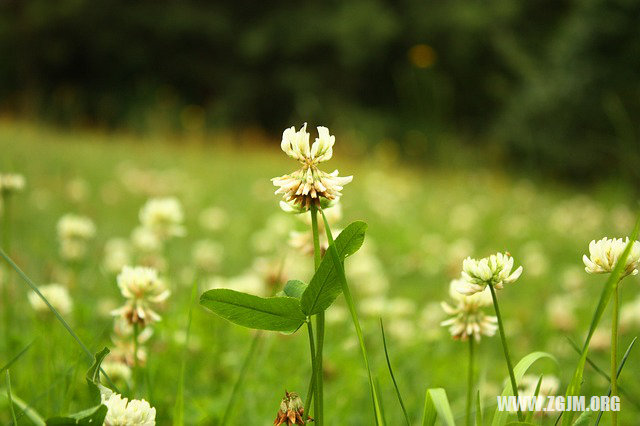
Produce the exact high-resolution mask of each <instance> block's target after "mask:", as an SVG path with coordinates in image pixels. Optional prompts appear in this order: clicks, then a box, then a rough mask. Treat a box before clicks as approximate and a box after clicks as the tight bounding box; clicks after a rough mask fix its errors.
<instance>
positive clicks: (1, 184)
mask: <svg viewBox="0 0 640 426" xmlns="http://www.w3.org/2000/svg"><path fill="white" fill-rule="evenodd" d="M24 187H25V179H24V176H22V175H18V174H11V173H4V174H0V193H2V194H11V193H15V192H22V190H23V189H24Z"/></svg>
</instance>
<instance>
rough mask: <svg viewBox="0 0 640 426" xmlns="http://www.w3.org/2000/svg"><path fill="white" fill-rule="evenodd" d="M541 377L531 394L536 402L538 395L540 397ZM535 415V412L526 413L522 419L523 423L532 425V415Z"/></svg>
mask: <svg viewBox="0 0 640 426" xmlns="http://www.w3.org/2000/svg"><path fill="white" fill-rule="evenodd" d="M542 377H543V376H542V375H540V378H539V379H538V384H537V385H536V390H535V392H534V393H533V399H534V400H537V398H538V395H540V385H542ZM535 413H536V411H535V410H531V411H529V412H528V413H527V415H526V416H525V418H524V421H525V422H529V423H532V422H533V415H534V414H535Z"/></svg>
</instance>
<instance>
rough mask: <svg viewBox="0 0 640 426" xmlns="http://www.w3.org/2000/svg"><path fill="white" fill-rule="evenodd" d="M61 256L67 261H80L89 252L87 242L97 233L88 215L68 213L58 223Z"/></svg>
mask: <svg viewBox="0 0 640 426" xmlns="http://www.w3.org/2000/svg"><path fill="white" fill-rule="evenodd" d="M57 231H58V241H59V243H60V256H61V257H62V258H63V259H64V260H67V261H78V260H81V259H83V258H84V257H85V256H86V254H87V243H88V242H89V240H91V239H92V238H93V237H94V236H95V234H96V227H95V225H94V224H93V222H92V221H91V219H89V218H88V217H84V216H77V215H74V214H66V215H64V216H62V217H61V218H60V220H59V221H58V225H57Z"/></svg>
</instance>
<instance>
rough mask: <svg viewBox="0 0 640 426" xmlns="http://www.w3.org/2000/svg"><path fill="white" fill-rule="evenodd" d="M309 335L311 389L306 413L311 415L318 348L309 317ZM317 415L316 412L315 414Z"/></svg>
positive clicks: (306, 402)
mask: <svg viewBox="0 0 640 426" xmlns="http://www.w3.org/2000/svg"><path fill="white" fill-rule="evenodd" d="M307 335H308V336H309V353H310V354H311V379H310V380H309V389H308V390H307V399H305V401H304V414H305V416H308V415H309V410H310V409H311V401H312V400H313V394H314V390H315V386H316V348H315V346H316V345H315V342H314V338H313V325H312V324H311V320H309V319H308V318H307ZM314 415H315V414H314Z"/></svg>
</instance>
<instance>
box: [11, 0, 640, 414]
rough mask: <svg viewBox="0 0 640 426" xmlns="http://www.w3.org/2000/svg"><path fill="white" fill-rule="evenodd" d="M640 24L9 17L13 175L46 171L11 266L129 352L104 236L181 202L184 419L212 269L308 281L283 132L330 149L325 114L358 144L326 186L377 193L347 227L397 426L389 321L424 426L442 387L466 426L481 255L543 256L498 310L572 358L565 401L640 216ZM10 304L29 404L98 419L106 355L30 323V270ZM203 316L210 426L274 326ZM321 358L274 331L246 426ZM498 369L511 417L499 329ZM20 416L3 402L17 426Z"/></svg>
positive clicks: (638, 398)
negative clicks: (66, 297) (71, 225)
mask: <svg viewBox="0 0 640 426" xmlns="http://www.w3.org/2000/svg"><path fill="white" fill-rule="evenodd" d="M639 13H640V3H639V2H637V1H630V0H627V1H623V0H619V1H613V2H604V1H598V0H586V1H582V2H569V1H560V2H555V1H554V2H542V3H540V2H522V3H521V4H509V3H506V2H484V3H479V2H475V1H460V2H421V1H414V0H407V1H402V2H384V1H348V2H325V3H310V4H300V5H298V4H296V5H294V4H289V3H286V2H265V3H264V4H254V2H245V1H235V2H213V3H212V4H209V3H208V2H200V1H195V0H191V1H186V2H173V1H161V2H141V3H136V4H131V3H129V2H121V1H116V0H99V1H92V2H89V1H84V0H80V1H68V0H65V1H63V2H56V4H55V5H54V4H52V3H50V2H47V1H45V0H35V1H30V2H18V1H7V2H3V3H2V4H0V57H2V58H3V60H2V61H0V172H16V173H21V174H23V175H25V177H26V179H27V188H26V191H25V192H24V193H22V194H19V195H17V196H16V197H15V201H16V202H15V229H14V231H13V232H14V243H13V249H12V254H13V257H14V258H15V260H16V262H17V263H18V264H19V265H20V266H21V267H22V268H23V269H24V270H25V272H26V273H27V274H28V275H29V276H30V277H31V278H33V279H34V280H35V282H36V283H38V284H46V283H51V282H60V283H62V284H66V285H69V286H70V291H71V295H72V298H73V302H74V307H73V311H72V313H71V314H70V315H69V318H68V320H69V322H70V323H71V325H72V326H73V327H74V329H75V330H76V331H77V332H78V333H79V334H80V336H81V337H82V338H83V339H84V340H85V342H87V343H88V345H89V346H90V348H91V349H92V350H96V351H97V350H99V349H101V348H102V347H103V346H105V345H107V346H108V345H110V344H111V343H110V342H111V341H110V334H111V330H112V325H113V319H112V317H111V316H110V315H109V311H110V310H111V309H113V308H115V307H117V306H118V305H119V304H120V303H122V302H123V299H122V297H121V296H120V294H119V291H118V289H117V286H116V281H115V275H114V274H112V273H109V272H107V271H106V270H105V268H104V266H103V257H104V247H105V243H106V242H107V241H108V240H109V239H111V238H114V237H123V238H128V237H129V236H130V233H131V231H132V230H133V229H134V228H135V227H136V226H137V224H138V211H139V209H140V207H142V205H143V204H144V203H145V202H146V201H147V200H148V199H149V198H152V197H157V196H175V197H177V198H178V199H179V200H180V201H181V202H182V204H183V206H184V211H185V225H186V228H187V235H186V236H185V237H183V238H178V239H175V240H173V241H172V242H171V243H170V245H169V247H168V250H167V252H166V258H167V262H168V263H167V271H166V274H165V276H166V278H167V281H168V283H169V286H170V288H171V290H172V295H171V297H170V299H169V300H168V302H167V303H166V306H165V308H164V309H163V310H162V312H161V314H162V317H163V319H162V321H161V322H160V323H158V324H157V325H156V326H155V327H154V328H155V332H154V335H153V337H152V339H151V341H150V344H149V361H148V365H147V370H148V372H149V383H150V386H149V389H148V392H147V393H146V394H144V395H140V396H143V397H145V398H146V399H147V400H149V401H150V402H151V404H152V405H153V406H155V407H156V409H157V411H158V417H157V418H158V424H161V425H164V424H170V422H171V414H172V410H173V405H174V403H175V392H176V381H177V378H178V372H179V366H180V360H181V356H182V351H183V343H184V330H185V326H186V321H187V312H188V309H189V295H190V288H191V285H192V283H193V282H194V280H197V281H198V283H199V285H200V287H201V288H202V289H204V288H206V287H207V285H210V284H211V283H212V282H220V281H219V280H220V279H229V281H228V283H229V285H230V286H242V285H249V286H253V287H252V288H253V289H254V290H259V291H263V292H265V293H269V292H271V291H272V290H271V289H269V288H268V287H267V284H266V282H267V281H268V277H269V276H270V273H271V272H272V271H273V270H274V269H275V268H277V265H280V263H281V262H282V261H283V259H285V268H284V272H285V277H286V278H299V279H302V280H308V279H309V278H310V277H311V274H312V265H313V259H312V258H311V257H304V256H299V255H297V254H296V253H294V250H291V249H290V248H288V244H289V241H290V233H291V231H303V230H305V229H306V228H305V225H304V223H302V222H301V221H299V220H297V219H296V218H295V217H293V216H289V215H287V214H285V213H283V212H282V211H280V209H279V208H278V200H279V199H278V197H277V196H275V195H273V191H274V190H275V188H274V187H273V186H272V184H271V182H270V181H269V179H270V178H271V177H274V176H279V175H282V174H284V173H288V172H290V171H292V170H294V169H295V167H296V163H295V162H294V161H293V160H291V159H289V158H287V157H286V155H285V154H284V153H282V152H281V151H280V146H279V137H280V134H281V132H282V130H283V129H284V128H286V127H289V126H291V125H295V126H296V127H299V126H300V125H301V124H302V123H303V122H308V123H309V128H310V130H311V133H312V138H313V137H314V132H315V126H317V125H326V126H328V127H329V128H330V129H331V132H332V134H335V136H336V146H335V153H334V158H333V159H332V160H331V161H330V162H329V163H327V165H326V167H325V169H326V170H327V171H331V170H333V169H334V168H338V169H339V170H340V173H341V175H353V176H354V180H353V183H351V184H349V185H347V186H346V187H345V190H344V197H343V202H342V207H343V219H342V220H341V221H340V222H339V223H338V224H336V227H338V228H339V227H341V226H346V225H347V224H348V223H349V222H350V221H353V220H356V219H361V220H365V221H366V222H368V223H369V231H368V234H367V240H366V242H365V247H364V249H363V250H362V252H359V253H358V254H356V255H355V256H354V257H353V258H352V259H350V260H348V261H347V263H346V269H347V274H348V275H349V276H350V278H351V283H352V284H351V285H352V287H353V289H354V290H353V292H354V296H355V299H356V303H357V304H358V305H359V308H360V311H361V315H362V317H363V319H364V329H365V334H366V336H367V344H368V347H369V351H370V353H371V354H372V357H373V365H374V369H375V374H376V375H377V377H378V379H379V381H380V384H381V388H382V391H383V396H384V405H385V411H386V414H387V419H388V421H389V424H401V411H400V409H399V407H398V405H397V402H396V400H395V396H394V394H393V388H392V384H391V382H390V379H389V377H388V373H387V370H386V366H385V361H384V352H383V350H382V341H381V336H380V331H379V326H378V324H377V321H378V317H379V316H381V317H382V318H383V320H384V323H385V327H386V329H387V334H388V343H389V349H390V353H391V357H392V361H393V363H394V366H395V373H396V378H397V379H398V382H399V386H400V389H401V390H402V391H403V394H404V398H405V402H406V403H407V405H408V408H409V411H410V414H411V415H412V417H413V419H414V421H416V422H417V420H418V419H419V414H420V413H421V409H422V406H421V405H422V402H423V398H424V391H425V390H426V388H427V387H438V386H444V387H445V388H446V389H447V392H448V394H449V397H450V399H451V401H452V404H453V409H454V412H456V414H458V415H459V416H460V417H459V418H458V420H460V421H461V420H462V416H463V413H464V396H465V390H466V388H465V374H466V373H465V369H464V368H462V367H461V366H464V365H466V364H465V363H466V345H465V344H461V343H460V342H455V341H453V340H452V339H451V338H450V336H449V335H448V333H447V330H446V329H443V328H442V327H440V326H439V325H438V324H439V322H440V321H441V320H442V319H443V314H442V310H441V308H440V306H439V302H440V301H442V300H447V299H448V284H449V281H450V280H451V279H453V278H456V277H457V276H458V275H459V273H460V269H461V264H462V259H464V258H465V257H466V256H472V257H483V256H486V255H489V254H491V253H493V252H496V251H509V252H510V253H511V254H512V255H513V257H514V258H515V262H516V265H520V264H521V265H523V266H524V273H523V276H522V277H521V278H520V280H518V281H517V282H516V284H515V285H513V286H508V287H507V288H506V289H505V290H503V291H502V292H500V293H499V297H500V303H501V309H502V310H503V315H504V316H505V319H506V328H507V333H508V334H509V336H508V338H509V341H510V344H511V352H512V357H513V358H514V359H515V360H518V359H520V358H521V357H522V356H524V355H525V354H527V353H529V352H531V351H534V350H545V351H549V352H551V353H553V354H554V355H556V356H557V358H558V361H559V364H558V365H555V364H553V363H551V362H546V363H544V362H543V363H540V365H539V366H537V368H536V369H534V370H535V372H536V373H541V372H544V373H548V374H554V375H556V376H557V377H559V379H560V381H561V387H560V389H561V391H562V390H563V389H564V388H565V387H566V384H567V383H568V380H569V378H570V374H571V372H572V371H573V367H574V366H575V361H576V355H575V353H574V352H573V351H572V349H571V348H570V346H569V345H568V343H567V340H566V339H565V337H564V336H565V335H568V336H570V337H571V338H573V339H574V340H576V341H581V340H582V339H583V336H584V333H585V331H586V330H587V328H588V325H589V322H590V319H591V315H592V313H593V310H594V309H595V303H596V302H597V299H598V297H599V294H600V290H601V288H602V285H603V283H604V281H605V279H606V278H605V277H602V276H599V277H598V276H595V277H594V276H589V275H587V274H586V273H585V272H584V270H583V265H582V262H581V257H582V254H583V253H585V252H586V251H587V250H588V243H589V241H591V240H592V239H600V238H602V237H603V236H609V237H623V236H626V235H628V234H629V233H630V232H631V228H632V227H633V223H634V220H635V216H636V213H637V199H638V194H639V191H638V183H639V182H640V127H639V125H638V123H640V121H639V120H638V113H639V112H640V78H639V77H638V73H637V70H638V68H639V66H640V62H639V61H640V35H639V34H640V33H638V31H637V16H638V14H639ZM65 213H77V214H82V215H86V216H88V217H90V218H91V219H92V220H93V221H94V222H95V224H96V227H97V236H96V238H95V239H94V240H93V241H92V242H91V246H90V250H89V255H88V257H87V260H86V261H85V262H83V263H82V264H81V265H79V266H77V267H76V269H75V271H73V274H75V275H76V279H75V280H74V281H75V282H74V283H72V284H71V283H69V282H68V280H69V276H70V273H71V272H70V270H69V266H67V265H65V264H64V262H62V261H61V260H60V257H59V255H58V242H57V240H56V229H55V226H56V222H57V221H58V219H59V218H60V217H61V216H62V215H64V214H65ZM201 240H212V241H214V242H217V243H220V244H221V245H222V247H223V254H222V256H221V259H220V262H219V264H218V265H216V266H215V267H213V268H211V269H210V270H208V271H204V270H202V269H201V268H198V267H197V266H196V265H195V264H194V259H193V256H192V251H193V248H194V245H195V244H196V243H197V242H198V241H201ZM237 277H241V278H237ZM247 282H248V283H249V284H247ZM256 282H257V283H258V284H257V285H256ZM639 284H640V280H639V279H638V278H637V277H630V278H627V279H625V280H624V282H623V286H622V292H621V301H622V312H623V314H622V326H623V329H622V334H621V339H620V347H621V350H622V351H624V349H626V347H627V345H628V344H629V342H630V341H631V339H632V338H633V337H634V336H636V335H638V333H639V331H640V319H639V318H640V287H639ZM12 288H13V290H12V291H13V297H14V298H15V300H14V312H17V313H18V314H19V315H18V316H17V320H16V321H15V324H14V325H13V326H14V329H15V330H19V333H18V334H19V340H20V341H19V344H17V345H16V347H13V348H5V349H4V350H3V351H2V353H1V354H0V364H4V363H5V362H6V361H7V360H8V359H10V358H11V357H13V356H14V355H15V354H16V353H17V352H19V351H20V350H21V349H22V348H24V347H25V346H26V345H27V344H29V343H30V342H33V345H32V347H31V348H30V349H29V351H28V352H27V353H26V355H25V356H24V357H23V358H21V359H20V361H19V362H18V363H17V364H16V365H15V366H13V367H12V369H11V373H12V384H13V391H14V393H15V394H16V395H17V396H19V397H20V398H22V399H23V400H25V401H26V402H28V403H30V404H32V405H33V406H34V407H35V408H36V409H37V410H38V411H39V412H40V413H41V414H43V415H44V416H49V415H54V414H59V413H62V412H68V411H78V410H79V409H81V408H86V407H87V405H86V404H87V401H88V400H87V396H86V391H85V386H84V377H83V375H84V372H85V370H86V368H87V367H88V365H87V362H86V359H85V357H84V355H83V354H82V353H81V351H80V349H79V348H78V347H77V346H76V345H75V343H74V342H73V341H72V339H71V338H70V337H69V336H68V335H67V334H66V333H65V331H64V329H63V328H62V327H61V326H60V324H58V323H57V322H55V320H54V319H53V317H48V316H46V315H44V316H43V315H37V314H35V313H34V312H33V311H32V309H31V308H30V305H29V304H28V302H27V289H26V287H25V286H24V285H23V284H22V283H21V282H20V281H19V280H18V279H17V277H14V279H13V287H12ZM489 311H490V309H489ZM625 312H626V313H625ZM327 317H328V321H329V322H328V329H327V336H326V340H325V342H326V343H325V345H326V349H325V350H326V355H325V364H326V371H325V374H326V381H325V386H326V388H325V400H326V402H325V410H326V418H327V419H337V418H339V419H340V424H345V425H347V424H348V425H370V424H372V422H373V419H372V414H371V409H370V400H369V394H368V389H367V379H366V373H365V370H364V367H363V365H362V361H361V358H360V354H359V352H358V349H357V341H356V340H355V333H354V332H352V331H353V330H352V324H351V322H350V320H349V317H348V315H347V314H346V312H345V308H344V305H343V303H342V301H341V300H340V299H338V302H337V304H336V306H333V307H332V308H330V309H329V311H328V313H327ZM606 318H607V316H605V322H604V330H607V320H606ZM193 321H194V323H193V327H192V336H191V340H190V343H189V346H188V351H187V359H188V363H187V376H186V382H185V408H186V422H187V424H203V425H211V424H215V419H216V418H217V417H219V416H220V414H221V413H222V412H223V411H224V407H225V404H226V402H227V399H228V396H229V394H230V392H231V387H232V385H233V383H234V381H235V378H236V376H237V374H238V371H239V370H240V365H241V363H242V360H243V357H244V354H245V353H246V351H247V350H248V348H249V345H250V343H251V339H252V337H251V336H252V334H251V333H250V332H248V331H246V330H245V329H242V328H240V327H238V326H235V325H232V324H229V323H227V322H225V321H223V320H221V319H219V318H217V317H215V316H214V315H213V314H211V313H210V312H208V311H205V310H203V309H201V308H199V307H198V308H196V309H195V310H194V316H193ZM608 339H609V337H608V332H607V331H603V333H601V334H600V335H599V336H598V335H597V336H596V338H594V342H593V343H592V348H593V349H592V353H591V356H592V358H593V360H594V361H596V362H597V363H598V364H599V365H600V366H601V368H603V369H604V370H607V369H608V355H607V354H608V347H609V342H608ZM307 345H308V343H307V340H306V336H305V335H304V332H303V331H299V332H298V333H297V334H295V335H293V336H284V335H280V334H278V333H265V334H264V335H263V336H262V338H261V340H260V343H259V347H258V352H257V355H256V357H255V359H254V360H253V361H252V363H251V368H250V369H249V373H248V375H247V377H246V381H245V386H244V388H243V390H242V393H241V396H240V399H239V400H238V402H237V404H236V408H235V410H234V418H233V420H232V421H231V424H267V422H271V421H272V420H273V418H274V417H275V414H276V411H277V409H278V406H279V401H280V398H282V396H283V395H284V390H285V389H287V390H289V391H291V390H294V391H298V392H299V393H301V394H304V393H305V392H306V387H307V384H308V378H309V371H310V369H309V356H308V353H307V352H308V346H307ZM637 351H638V349H637V348H636V350H635V352H637ZM478 363H479V364H478V376H479V384H480V389H481V392H482V395H483V397H484V400H485V403H486V405H487V411H489V412H490V411H492V410H493V405H492V404H494V403H495V398H494V397H495V395H496V394H499V393H500V390H501V388H502V384H503V380H504V379H505V378H506V377H507V370H506V367H505V364H504V360H503V358H502V349H501V348H500V342H499V338H498V337H497V336H495V337H493V338H486V339H483V341H482V343H481V345H480V349H479V355H478ZM639 368H640V357H639V356H637V355H636V353H632V355H631V357H630V359H629V361H628V364H627V366H626V367H625V371H624V372H623V374H622V379H621V381H620V383H621V385H622V386H623V387H624V389H625V390H626V392H627V394H629V395H630V397H631V398H626V397H623V398H622V407H623V414H622V419H623V420H625V419H626V422H627V423H623V424H632V423H629V422H632V421H633V420H632V419H635V418H636V415H637V413H638V412H640V410H639V408H638V407H639V405H638V404H639V403H640V383H639V382H638V381H637V378H636V376H637V374H635V372H637V371H638V369H639ZM585 371H586V372H585V377H586V382H585V386H584V388H583V389H584V393H585V395H593V394H595V395H600V394H605V393H606V389H607V383H606V382H605V381H604V380H602V379H600V378H599V377H598V376H597V375H596V374H595V373H594V372H593V370H592V369H590V368H589V367H588V366H587V368H586V370H585ZM83 404H84V405H83ZM6 408H7V406H6V402H5V400H4V399H0V423H2V424H5V423H8V422H9V417H8V411H7V409H6ZM634 413H636V414H634ZM545 421H546V422H550V423H553V422H552V421H550V420H549V419H546V420H545ZM23 422H24V424H29V423H28V420H26V418H22V419H21V420H20V424H23ZM608 422H609V419H608V416H605V417H604V419H603V424H608ZM328 423H333V422H332V421H331V420H329V421H328ZM545 424H546V423H545Z"/></svg>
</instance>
